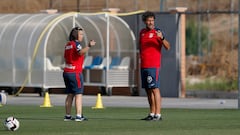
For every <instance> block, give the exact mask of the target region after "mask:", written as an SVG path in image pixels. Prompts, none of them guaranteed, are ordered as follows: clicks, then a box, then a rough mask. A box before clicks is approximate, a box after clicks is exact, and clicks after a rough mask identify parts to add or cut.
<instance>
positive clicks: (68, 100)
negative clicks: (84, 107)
mask: <svg viewBox="0 0 240 135" xmlns="http://www.w3.org/2000/svg"><path fill="white" fill-rule="evenodd" d="M73 98H74V95H73V94H68V95H67V97H66V100H65V110H66V115H71V109H72V102H73Z"/></svg>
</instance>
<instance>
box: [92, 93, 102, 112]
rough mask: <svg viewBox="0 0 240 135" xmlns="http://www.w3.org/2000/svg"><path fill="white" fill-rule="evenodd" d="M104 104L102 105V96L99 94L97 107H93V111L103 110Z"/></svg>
mask: <svg viewBox="0 0 240 135" xmlns="http://www.w3.org/2000/svg"><path fill="white" fill-rule="evenodd" d="M103 108H104V107H103V104H102V98H101V94H100V93H98V95H97V102H96V106H95V107H92V109H103Z"/></svg>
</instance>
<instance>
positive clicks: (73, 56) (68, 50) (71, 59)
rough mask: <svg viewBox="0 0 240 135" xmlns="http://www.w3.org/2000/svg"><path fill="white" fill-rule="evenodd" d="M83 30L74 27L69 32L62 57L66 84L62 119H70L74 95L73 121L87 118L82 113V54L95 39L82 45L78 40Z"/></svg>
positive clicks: (80, 40) (81, 36) (80, 39)
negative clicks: (64, 112)
mask: <svg viewBox="0 0 240 135" xmlns="http://www.w3.org/2000/svg"><path fill="white" fill-rule="evenodd" d="M83 36H84V32H83V29H82V28H79V27H75V28H73V29H72V30H71V32H70V34H69V42H68V43H67V44H66V45H65V51H64V58H65V68H64V72H63V79H64V83H65V85H66V93H67V94H68V95H67V97H66V100H65V110H66V115H65V117H64V121H70V120H72V116H71V108H72V103H73V99H74V97H75V109H76V118H75V121H84V120H87V118H85V117H83V115H82V94H83V88H84V86H83V75H82V64H83V61H84V54H85V53H86V52H87V51H88V50H89V48H91V47H92V46H94V45H95V43H96V42H95V41H94V40H91V41H90V42H89V44H88V45H87V46H85V47H83V46H82V45H81V44H80V42H82V41H83Z"/></svg>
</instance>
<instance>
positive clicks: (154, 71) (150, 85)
mask: <svg viewBox="0 0 240 135" xmlns="http://www.w3.org/2000/svg"><path fill="white" fill-rule="evenodd" d="M159 72H160V68H141V79H142V88H145V89H154V88H159V87H160V73H159Z"/></svg>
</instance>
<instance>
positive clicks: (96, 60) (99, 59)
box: [84, 56, 103, 69]
mask: <svg viewBox="0 0 240 135" xmlns="http://www.w3.org/2000/svg"><path fill="white" fill-rule="evenodd" d="M102 59H103V58H102V57H101V56H96V57H94V58H93V61H92V64H91V65H86V66H84V68H85V69H92V68H93V67H94V66H95V65H100V64H101V63H102Z"/></svg>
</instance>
